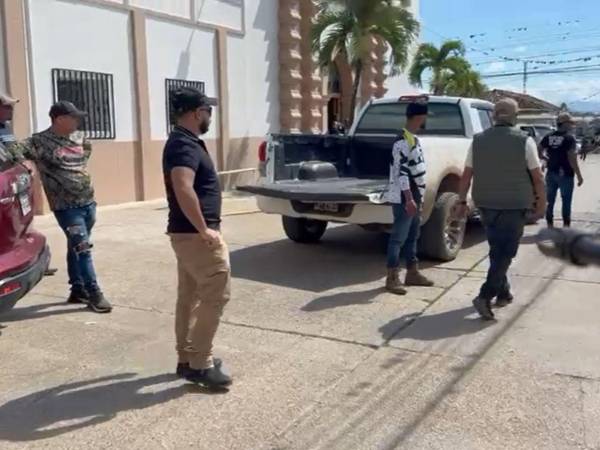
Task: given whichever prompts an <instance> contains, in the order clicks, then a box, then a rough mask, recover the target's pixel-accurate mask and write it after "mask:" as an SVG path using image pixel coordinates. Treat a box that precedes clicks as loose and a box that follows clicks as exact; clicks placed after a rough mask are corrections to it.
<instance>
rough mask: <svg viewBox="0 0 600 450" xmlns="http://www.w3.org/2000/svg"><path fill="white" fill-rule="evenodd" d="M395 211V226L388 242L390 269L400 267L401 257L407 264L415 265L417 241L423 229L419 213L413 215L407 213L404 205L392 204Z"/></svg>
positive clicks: (416, 261)
mask: <svg viewBox="0 0 600 450" xmlns="http://www.w3.org/2000/svg"><path fill="white" fill-rule="evenodd" d="M392 208H393V211H394V226H393V228H392V234H391V236H390V240H389V243H388V251H387V266H388V269H397V268H398V267H400V258H403V259H404V260H405V261H406V266H407V267H410V266H414V265H415V264H417V263H418V262H419V260H418V258H417V241H418V240H419V233H420V230H421V217H420V216H419V214H418V213H417V214H416V215H415V216H413V217H411V216H409V215H408V214H407V213H406V209H405V208H404V205H400V204H394V205H392Z"/></svg>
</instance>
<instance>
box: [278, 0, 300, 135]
mask: <svg viewBox="0 0 600 450" xmlns="http://www.w3.org/2000/svg"><path fill="white" fill-rule="evenodd" d="M301 20H302V17H301V14H300V1H299V0H280V1H279V103H280V117H279V121H280V124H281V132H282V133H300V131H301V129H302V72H301V70H302V67H301V66H302V52H301V43H302V34H301V30H300V27H301Z"/></svg>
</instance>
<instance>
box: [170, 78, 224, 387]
mask: <svg viewBox="0 0 600 450" xmlns="http://www.w3.org/2000/svg"><path fill="white" fill-rule="evenodd" d="M171 102H172V103H171V106H172V111H173V114H174V118H175V119H176V122H177V125H176V126H175V128H174V129H173V131H172V132H171V134H170V136H169V139H168V141H167V143H166V144H165V149H164V153H163V173H164V178H165V187H166V191H167V200H168V203H169V224H168V229H167V232H168V234H169V236H170V238H171V246H172V247H173V250H174V251H175V256H176V257H177V271H178V284H179V286H178V294H177V307H176V311H175V335H176V339H177V355H178V364H177V375H179V376H180V377H183V378H186V379H187V380H189V381H192V382H194V383H201V384H205V385H207V386H212V387H218V386H227V385H229V384H231V377H230V376H229V375H228V374H227V373H226V371H225V369H224V367H223V365H222V362H221V361H220V360H219V359H216V358H213V354H212V347H213V339H214V337H215V334H216V332H217V328H218V326H219V321H220V318H221V314H222V313H223V308H224V307H225V304H226V303H227V302H228V301H229V295H230V287H229V286H230V266H229V251H228V249H227V245H226V244H225V241H224V240H223V237H222V236H221V233H220V225H221V187H220V185H219V178H218V176H217V173H216V171H215V168H214V165H213V162H212V160H211V158H210V155H209V153H208V151H207V149H206V146H205V144H204V142H203V141H202V140H201V139H200V138H199V137H198V136H199V135H202V134H205V133H206V132H207V131H208V128H209V126H210V119H211V114H212V106H213V105H214V102H213V101H212V100H211V99H209V98H208V97H206V96H205V95H203V94H201V93H200V92H199V91H198V90H196V89H191V88H183V89H180V90H178V91H176V92H175V93H174V94H173V96H172V99H171Z"/></svg>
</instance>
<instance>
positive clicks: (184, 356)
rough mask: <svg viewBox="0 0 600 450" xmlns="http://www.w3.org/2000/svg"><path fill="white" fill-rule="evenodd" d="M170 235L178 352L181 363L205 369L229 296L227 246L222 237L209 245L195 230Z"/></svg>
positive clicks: (229, 270)
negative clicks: (175, 282)
mask: <svg viewBox="0 0 600 450" xmlns="http://www.w3.org/2000/svg"><path fill="white" fill-rule="evenodd" d="M170 238H171V246H172V247H173V250H174V251H175V256H176V257H177V274H178V292H177V306H176V309H175V336H176V339H177V347H176V349H177V355H178V358H179V362H180V363H189V364H190V366H191V367H192V368H193V369H206V368H208V367H211V366H212V365H213V361H212V348H213V340H214V337H215V334H216V333H217V328H218V327H219V322H220V319H221V315H222V314H223V308H224V307H225V305H226V304H227V302H228V301H229V297H230V278H231V269H230V265H229V250H228V248H227V244H226V243H225V241H224V240H223V238H221V242H220V243H219V244H217V245H213V246H210V247H209V246H208V245H207V244H206V243H205V242H204V241H203V240H202V239H201V238H200V236H199V235H197V234H171V235H170Z"/></svg>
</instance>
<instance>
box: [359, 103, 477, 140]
mask: <svg viewBox="0 0 600 450" xmlns="http://www.w3.org/2000/svg"><path fill="white" fill-rule="evenodd" d="M406 105H407V104H406V103H383V104H375V105H372V106H371V107H369V109H367V111H366V112H365V114H364V115H363V117H362V118H361V120H360V123H359V124H358V126H357V128H356V133H357V134H386V135H390V134H391V135H396V134H398V133H400V130H402V128H403V127H404V124H405V123H406ZM419 134H420V135H424V136H427V135H432V136H435V135H442V136H464V135H465V126H464V123H463V118H462V114H461V111H460V107H459V105H457V104H454V103H430V104H429V117H428V119H427V124H426V125H425V129H424V130H422V131H421V132H420V133H419Z"/></svg>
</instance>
